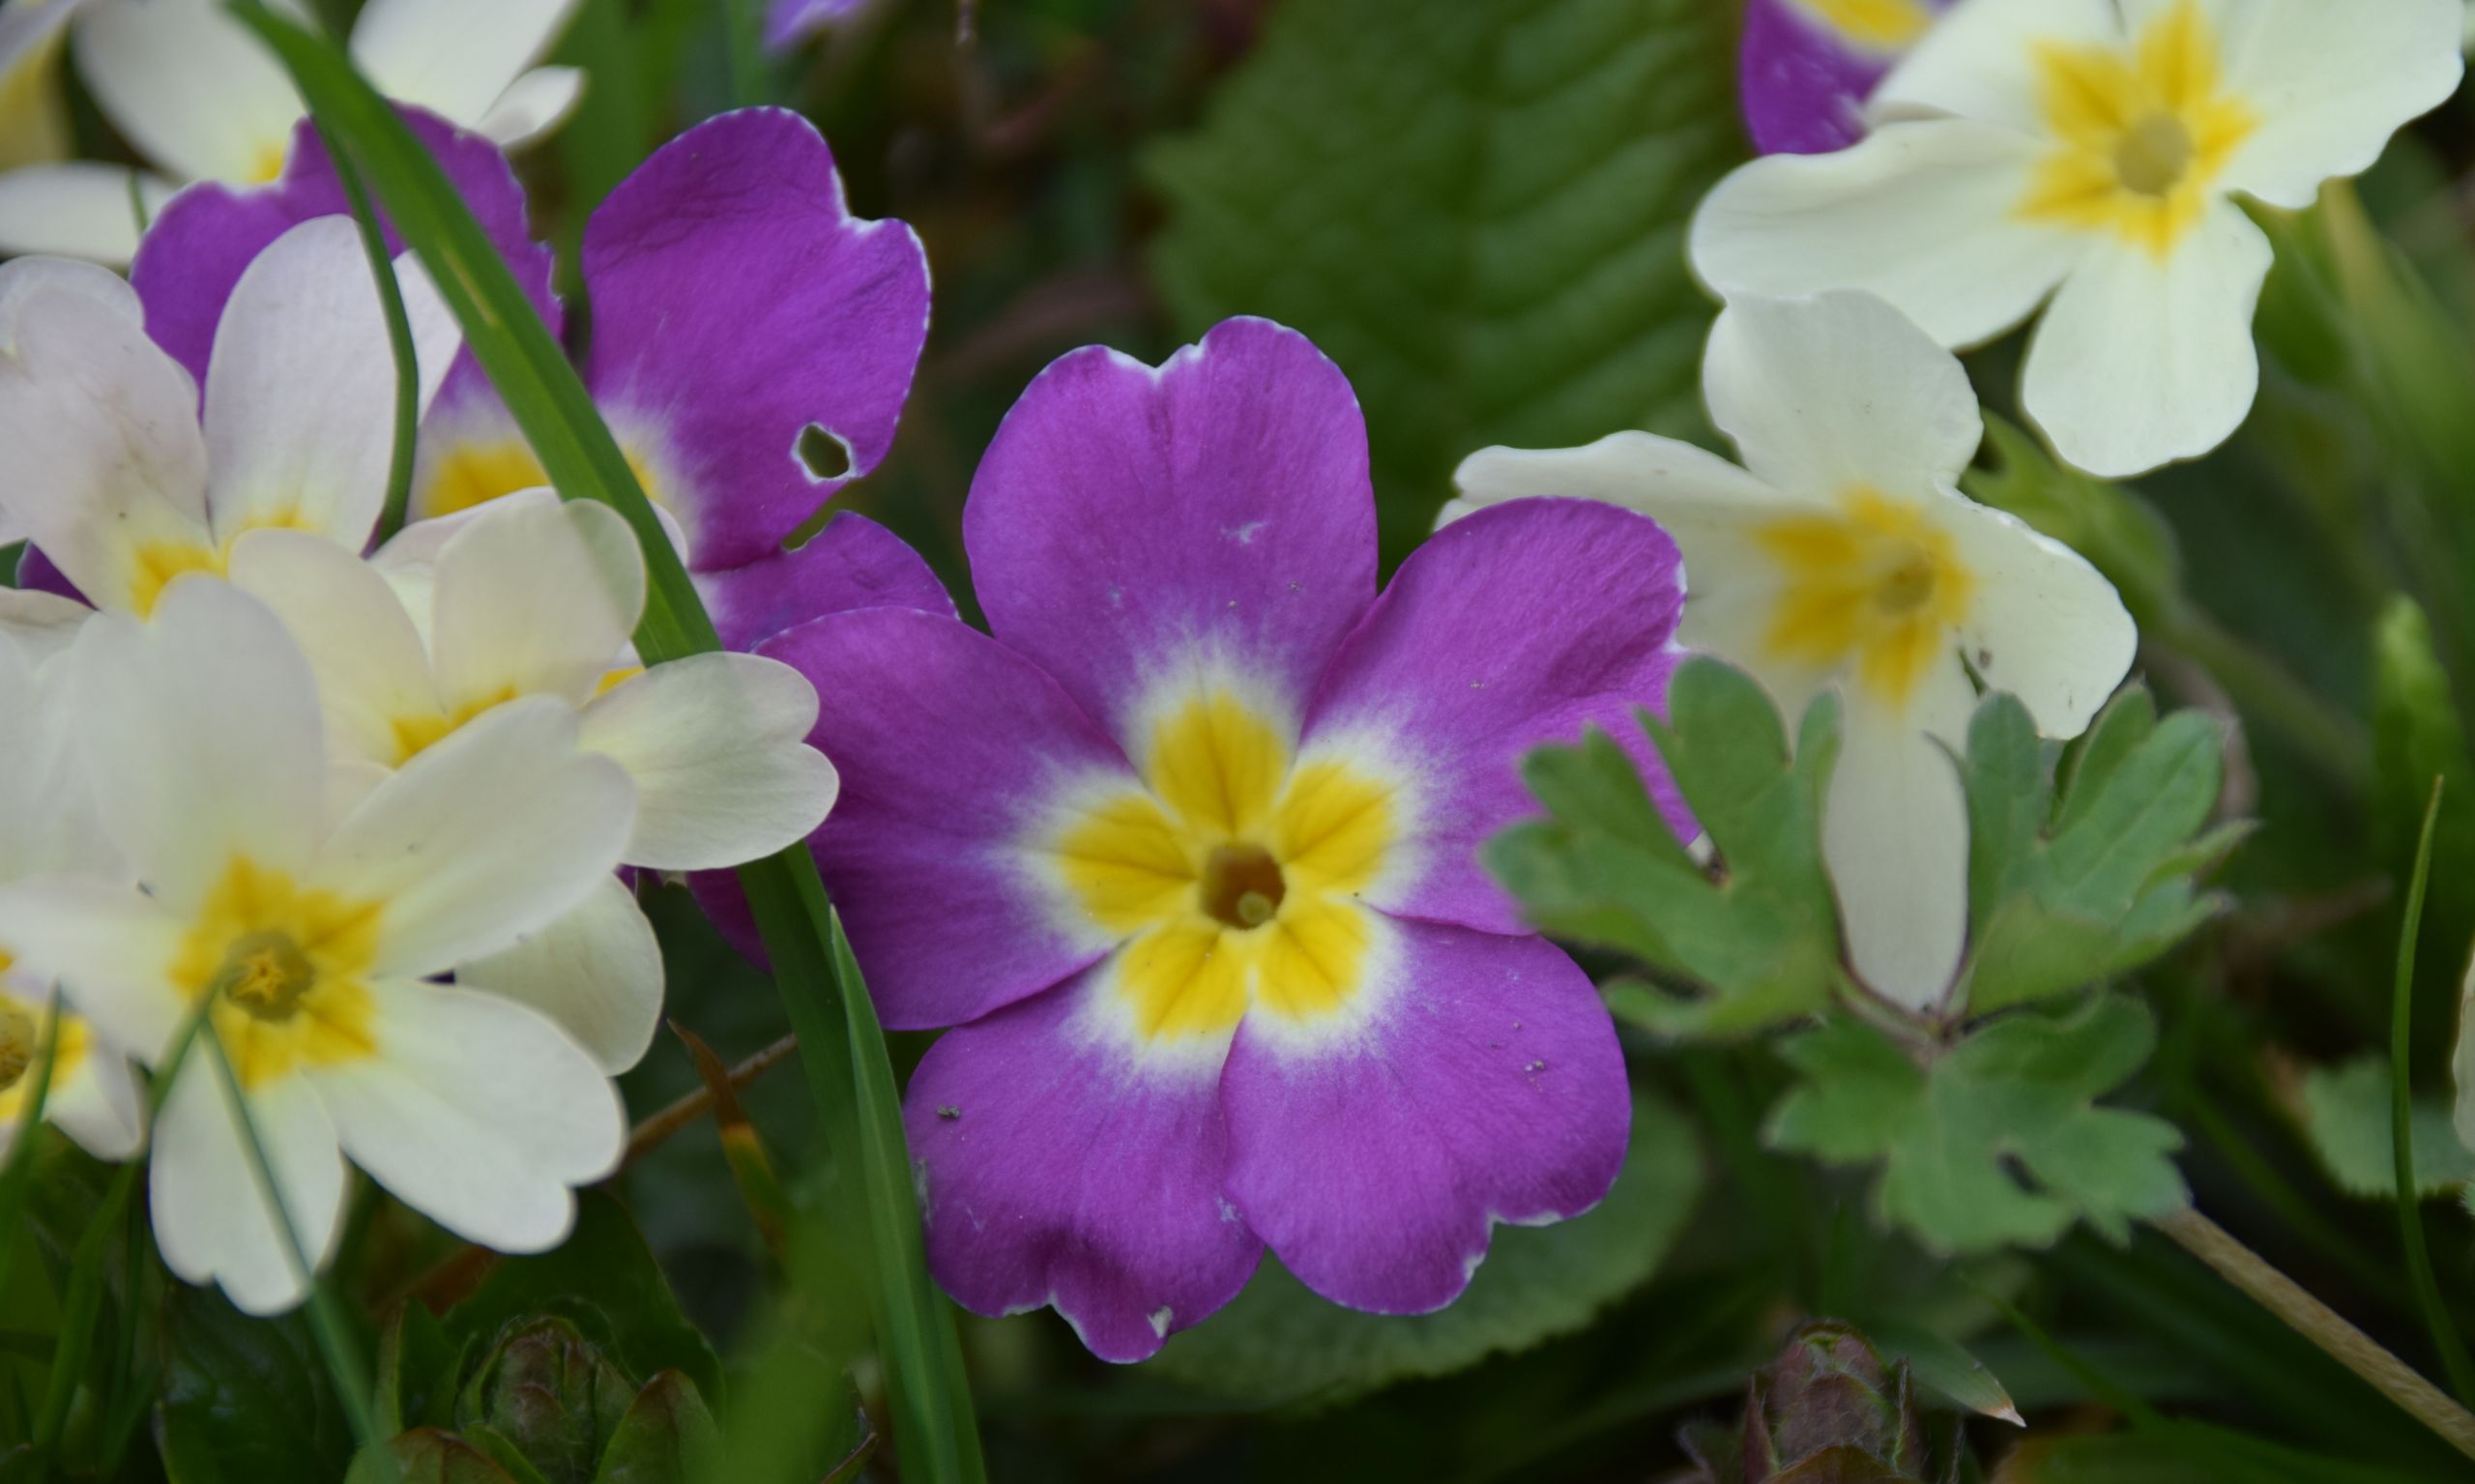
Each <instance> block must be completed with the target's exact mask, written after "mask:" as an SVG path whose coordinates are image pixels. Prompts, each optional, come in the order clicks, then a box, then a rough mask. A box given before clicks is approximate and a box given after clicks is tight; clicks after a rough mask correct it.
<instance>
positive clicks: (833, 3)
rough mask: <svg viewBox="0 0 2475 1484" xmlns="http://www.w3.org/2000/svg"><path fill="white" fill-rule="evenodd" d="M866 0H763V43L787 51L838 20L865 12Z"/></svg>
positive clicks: (776, 49) (774, 48) (773, 48)
mask: <svg viewBox="0 0 2475 1484" xmlns="http://www.w3.org/2000/svg"><path fill="white" fill-rule="evenodd" d="M867 5H868V0H767V4H766V7H765V44H766V45H767V46H768V47H769V48H771V49H772V50H774V51H788V50H789V49H791V48H792V47H794V46H797V45H798V44H801V42H804V41H806V40H807V39H808V38H809V37H812V36H816V35H818V34H820V33H821V32H823V31H825V30H826V29H827V28H829V27H830V26H831V25H833V23H834V22H836V21H839V20H844V19H848V18H849V17H851V16H853V15H859V13H860V12H861V11H863V10H865V9H866V8H867Z"/></svg>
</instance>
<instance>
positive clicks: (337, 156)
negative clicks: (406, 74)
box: [317, 124, 422, 541]
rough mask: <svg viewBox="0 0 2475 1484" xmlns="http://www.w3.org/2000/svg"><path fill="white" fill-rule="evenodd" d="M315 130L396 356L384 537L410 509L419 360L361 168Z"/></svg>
mask: <svg viewBox="0 0 2475 1484" xmlns="http://www.w3.org/2000/svg"><path fill="white" fill-rule="evenodd" d="M317 129H318V138H319V139H320V140H321V141H322V142H323V143H324V144H325V145H326V146H327V158H328V160H331V161H333V162H334V164H335V178H336V179H337V180H339V181H341V182H343V187H344V198H345V199H346V200H348V201H350V202H351V203H352V217H353V220H354V221H355V222H357V223H359V224H360V227H361V246H362V250H363V251H364V252H365V253H367V254H368V256H369V276H370V277H371V278H373V279H375V280H376V281H377V284H378V303H379V306H380V307H381V308H382V309H384V310H385V312H386V315H387V345H388V349H390V350H391V351H393V353H394V357H395V431H394V444H393V448H392V449H391V450H390V451H389V453H388V459H387V504H386V505H385V507H384V508H382V509H381V510H380V511H379V515H378V537H377V538H378V539H379V540H382V541H383V540H385V539H387V538H389V537H391V536H393V535H394V534H395V533H396V532H398V531H400V530H402V529H403V527H404V516H405V514H406V513H407V512H408V511H409V510H410V509H412V503H413V455H414V451H415V450H416V449H417V448H418V446H419V439H420V433H421V422H422V379H421V378H422V373H421V362H420V357H419V355H418V354H417V353H416V352H415V350H414V348H413V317H412V314H411V313H410V312H409V311H408V310H406V309H405V307H404V286H403V284H402V283H400V282H399V281H397V279H396V277H395V263H394V259H393V257H391V256H390V255H389V254H388V251H387V234H386V231H385V230H384V229H383V228H382V227H380V226H379V224H378V209H377V208H376V207H374V206H372V205H371V204H370V202H369V188H367V187H366V186H364V185H363V184H362V180H361V171H360V170H359V169H357V168H355V167H354V165H353V162H352V158H351V157H350V156H348V155H346V154H345V153H344V151H343V148H342V146H341V145H339V144H338V143H336V141H335V135H333V134H331V133H329V132H327V127H326V126H325V125H324V124H320V125H318V126H317Z"/></svg>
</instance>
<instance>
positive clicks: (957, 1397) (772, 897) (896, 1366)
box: [231, 0, 986, 1481]
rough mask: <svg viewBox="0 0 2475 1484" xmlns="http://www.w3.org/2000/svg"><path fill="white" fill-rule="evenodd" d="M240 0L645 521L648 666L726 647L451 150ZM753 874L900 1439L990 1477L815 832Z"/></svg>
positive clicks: (957, 1470) (334, 61) (637, 522)
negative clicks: (844, 1191)
mask: <svg viewBox="0 0 2475 1484" xmlns="http://www.w3.org/2000/svg"><path fill="white" fill-rule="evenodd" d="M231 8H232V12H233V14H234V15H236V16H238V17H239V18H240V19H241V20H242V21H243V23H245V24H246V25H247V26H248V27H249V28H250V29H251V30H252V31H253V32H255V33H256V34H257V36H258V37H259V38H260V39H261V40H262V41H264V42H265V43H266V44H268V46H269V47H270V48H272V49H273V50H274V52H275V53H276V55H277V59H278V60H279V61H280V62H281V63H282V64H283V66H284V69H285V71H286V72H287V73H290V74H291V77H292V80H293V82H294V84H295V85H296V86H297V87H298V89H299V91H300V93H301V96H302V97H303V99H304V100H305V101H306V102H307V103H308V105H309V109H310V113H311V115H312V116H313V117H314V118H315V119H316V120H317V121H318V123H319V125H320V127H322V128H323V129H325V130H327V131H329V132H331V133H332V134H333V135H334V137H335V139H336V140H337V142H338V143H340V144H341V145H342V146H343V147H344V149H345V151H346V152H347V153H348V154H349V155H350V156H351V157H352V159H353V162H354V163H355V164H356V165H358V166H359V168H360V169H361V171H362V173H363V175H364V177H365V178H366V180H367V181H368V183H369V185H370V187H371V189H373V190H375V191H376V192H377V194H378V198H379V201H380V204H381V205H383V206H384V207H385V208H386V211H387V215H388V217H389V218H390V219H391V220H392V221H393V223H394V225H395V228H396V230H397V232H398V233H399V235H400V236H401V237H402V238H403V240H404V242H405V243H406V245H407V246H409V247H411V248H412V249H413V250H414V251H416V252H417V253H419V254H420V256H421V260H422V266H423V267H425V268H426V269H428V271H429V276H430V278H431V280H432V281H433V282H434V283H436V284H437V285H438V288H439V293H440V297H441V298H443V299H444V300H445V301H446V302H447V305H448V307H449V308H450V309H451V310H452V311H453V313H454V315H455V318H456V322H457V324H458V325H459V326H461V327H462V329H463V332H464V341H465V344H466V345H468V346H470V347H471V348H472V351H473V353H474V355H475V357H476V358H478V359H479V360H480V364H481V368H482V369H483V371H485V372H486V373H487V374H488V376H489V379H490V384H491V386H492V387H493V388H494V389H495V390H496V391H497V392H498V393H499V396H500V398H501V400H503V401H504V402H505V403H506V404H507V407H508V411H509V413H510V415H511V416H512V417H513V418H514V420H515V422H516V424H517V426H518V427H519V428H521V429H522V431H523V433H524V437H525V441H526V442H527V443H528V444H529V445H531V447H532V449H533V451H534V453H535V455H536V456H537V457H538V458H539V460H540V463H541V467H542V469H543V471H544V472H545V473H546V474H547V475H548V477H549V480H550V482H551V483H552V485H554V486H555V487H556V488H557V489H558V491H559V494H560V495H561V497H562V498H566V499H591V500H598V501H601V502H602V503H604V504H607V505H609V506H610V507H611V508H612V509H616V510H617V511H618V512H619V513H620V514H621V515H622V516H623V517H625V518H626V521H627V523H628V525H629V527H630V528H631V529H632V530H633V531H634V532H635V534H636V538H637V541H638V544H639V545H640V546H641V547H642V548H643V550H644V553H645V563H646V569H647V573H648V577H649V587H648V592H647V597H646V604H645V614H644V619H643V622H642V624H641V625H640V626H639V627H638V629H637V633H636V645H637V649H638V650H639V652H640V653H641V654H642V655H643V656H644V658H645V660H646V661H647V662H648V663H660V662H662V661H665V660H670V659H677V658H680V657H682V656H684V655H693V654H702V653H707V652H710V651H713V650H715V649H717V648H719V643H718V641H717V639H716V638H715V636H714V632H713V621H712V619H711V618H710V617H709V616H708V615H707V614H706V612H705V610H704V607H703V604H702V602H701V600H700V599H699V598H698V597H697V594H696V587H695V584H694V583H693V582H691V581H690V580H689V579H688V576H687V570H686V568H685V567H684V566H683V565H682V563H681V561H680V559H679V554H678V552H677V551H676V550H675V549H674V548H673V547H672V546H671V544H670V540H669V538H668V537H667V536H666V535H665V534H664V532H663V530H662V526H661V522H660V518H659V517H658V516H657V515H656V514H655V511H654V508H653V504H652V502H650V501H649V500H647V499H646V498H645V493H644V490H643V488H642V487H641V486H640V485H639V484H638V483H637V480H636V476H635V474H634V472H633V471H632V470H631V469H630V468H629V467H628V464H627V461H626V457H625V456H624V455H623V454H622V453H621V452H620V450H619V445H618V442H617V441H616V440H615V439H614V438H613V437H612V436H611V433H610V429H609V428H608V426H606V425H605V424H604V423H603V422H602V421H601V418H600V415H599V413H598V411H597V409H596V407H595V405H594V402H593V398H592V396H591V395H590V394H589V393H586V391H585V389H584V384H583V383H582V382H581V381H580V380H578V379H577V376H576V372H575V368H574V367H573V366H572V365H570V364H568V359H567V353H566V352H565V350H564V349H562V347H561V346H560V344H559V342H558V341H557V340H556V339H555V338H554V337H553V336H552V335H550V334H549V332H548V330H547V329H546V328H545V327H544V326H543V325H542V324H541V322H540V320H539V317H538V316H537V315H536V314H535V313H534V311H533V309H532V307H531V306H530V305H529V304H528V302H527V301H526V299H525V296H524V294H523V291H522V290H521V289H520V288H519V287H518V286H517V284H516V281H515V279H514V277H513V276H512V275H510V273H509V271H508V268H507V265H506V264H505V263H503V262H502V261H500V259H499V257H498V254H497V252H496V250H495V249H494V248H493V247H491V246H490V243H489V240H488V238H487V237H486V236H484V235H483V233H482V232H481V229H480V226H479V225H478V224H477V223H476V222H475V221H474V219H473V217H472V214H471V213H470V212H469V211H467V210H466V209H465V207H464V204H463V202H462V200H461V199H460V198H459V197H458V196H457V194H456V192H455V189H454V188H453V187H452V186H451V184H450V183H449V182H448V180H447V177H446V175H445V174H444V173H443V172H442V171H441V170H440V168H439V166H438V162H437V161H436V160H432V159H431V158H430V157H429V154H428V152H427V151H425V150H424V149H423V148H422V145H421V143H420V141H419V140H417V139H416V138H415V137H414V136H413V134H412V132H411V131H410V130H408V129H407V128H406V127H405V125H404V122H403V120H402V119H401V118H400V117H398V116H397V114H396V113H395V110H394V109H393V107H392V106H391V105H390V104H389V103H388V102H387V101H386V100H385V99H383V98H381V97H380V96H379V95H378V94H377V93H376V92H375V91H373V90H372V89H371V88H370V86H369V85H368V83H366V82H365V81H364V80H363V79H362V78H361V77H360V76H359V75H358V74H357V73H355V72H354V71H353V68H352V63H351V61H350V59H349V58H348V57H347V56H346V55H345V53H344V52H343V50H342V49H341V48H340V47H339V46H338V45H336V44H335V43H334V42H333V41H331V40H329V39H327V38H325V37H323V36H321V35H319V34H317V33H316V32H315V31H314V30H312V29H311V28H309V27H307V26H305V25H302V24H300V23H298V22H297V21H295V20H293V19H291V18H289V17H287V16H284V15H277V13H276V12H274V11H273V10H271V9H269V8H268V7H267V5H266V4H264V3H263V0H232V7H231ZM828 704H831V698H830V697H829V698H828ZM740 881H741V884H742V886H743V887H745V888H746V891H747V896H748V904H749V907H750V909H751V911H752V912H753V913H754V915H755V917H756V921H757V925H758V927H759V929H760V930H761V932H762V935H763V938H764V941H765V947H766V951H767V953H768V955H769V957H770V958H771V960H772V964H773V967H774V974H775V981H776V983H777V984H778V985H779V987H780V990H781V994H782V1001H783V1005H784V1008H785V1009H786V1010H787V1011H788V1012H789V1014H790V1018H791V1025H792V1029H793V1030H794V1031H795V1032H797V1033H798V1034H799V1038H800V1045H801V1064H802V1066H803V1067H804V1069H805V1070H806V1073H807V1076H808V1081H809V1085H810V1088H811V1090H812V1091H813V1093H814V1096H815V1099H816V1103H817V1115H818V1119H819V1121H820V1125H821V1126H822V1127H823V1128H824V1130H825V1132H826V1140H827V1144H828V1146H829V1148H830V1149H831V1151H832V1153H833V1156H834V1159H835V1161H836V1163H837V1164H838V1165H839V1166H840V1168H841V1169H842V1170H843V1171H844V1172H846V1173H847V1174H848V1176H849V1177H850V1181H851V1188H852V1192H853V1199H852V1200H850V1201H849V1202H847V1203H844V1204H843V1206H842V1207H841V1208H839V1209H838V1211H837V1217H836V1219H837V1221H838V1222H839V1227H838V1234H839V1235H840V1236H841V1237H842V1238H843V1239H844V1240H845V1241H846V1242H847V1243H848V1244H849V1245H850V1246H851V1247H852V1248H853V1249H854V1250H855V1255H856V1256H857V1257H858V1258H859V1260H860V1261H861V1264H862V1266H863V1267H864V1270H866V1271H867V1272H868V1273H869V1274H870V1275H871V1277H872V1278H873V1279H874V1280H875V1288H874V1291H873V1293H872V1295H871V1299H872V1302H871V1308H872V1310H873V1311H874V1313H873V1316H872V1317H873V1318H874V1320H875V1322H876V1327H877V1335H878V1342H879V1346H880V1355H881V1358H882V1359H883V1361H884V1363H885V1368H886V1373H887V1386H888V1395H889V1401H890V1407H889V1411H890V1412H891V1415H892V1418H893V1424H894V1433H895V1441H896V1444H897V1446H898V1448H899V1449H900V1451H901V1453H902V1454H903V1456H904V1458H905V1459H906V1461H907V1462H908V1464H909V1465H910V1466H911V1467H912V1468H914V1469H917V1470H919V1471H920V1472H922V1473H923V1474H926V1475H928V1476H932V1477H936V1478H939V1479H946V1478H952V1479H959V1480H966V1481H968V1480H973V1479H977V1478H980V1477H983V1476H984V1475H985V1473H986V1466H985V1464H984V1463H983V1461H982V1459H981V1455H980V1447H979V1435H978V1429H977V1426H976V1424H975V1421H974V1420H973V1415H972V1404H971V1383H970V1379H969V1377H968V1376H966V1375H965V1373H964V1371H963V1366H962V1357H961V1353H960V1350H959V1348H958V1346H957V1343H956V1341H955V1337H954V1324H953V1312H952V1308H951V1305H950V1304H948V1303H947V1302H946V1299H945V1297H944V1296H943V1295H941V1294H939V1293H938V1291H937V1290H936V1288H935V1286H934V1285H933V1284H931V1283H930V1281H929V1278H928V1269H927V1259H926V1254H925V1251H924V1248H923V1243H922V1241H921V1237H920V1229H919V1206H918V1195H917V1190H916V1189H915V1187H914V1185H913V1182H912V1173H911V1161H910V1155H909V1153H908V1151H907V1149H906V1147H905V1145H904V1141H903V1133H902V1114H901V1104H900V1097H899V1094H898V1092H897V1090H896V1088H895V1084H894V1078H893V1067H892V1062H891V1061H890V1060H889V1058H888V1053H887V1050H886V1044H885V1035H884V1032H883V1030H882V1028H881V1027H880V1026H879V1025H878V1023H877V1017H876V1010H875V1007H874V1006H873V1005H872V1004H870V1003H869V1001H868V996H867V990H866V986H865V985H864V983H862V981H861V980H860V977H859V972H858V966H857V965H856V964H855V963H853V962H852V959H851V955H850V949H849V946H848V945H847V944H845V943H843V942H842V941H841V938H840V932H841V929H840V926H839V924H838V923H836V922H835V921H834V919H833V916H832V912H831V909H830V904H829V903H828V901H827V899H826V895H825V887H824V884H823V883H822V882H821V881H820V880H819V879H818V877H817V874H816V863H815V861H814V860H813V859H812V858H810V856H809V854H808V851H807V849H806V847H805V845H804V844H801V845H795V846H792V847H790V848H789V849H786V850H784V851H783V852H781V853H780V854H779V855H776V856H773V857H771V858H767V859H765V860H761V861H756V862H753V863H751V864H748V865H745V866H742V867H741V868H740Z"/></svg>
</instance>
